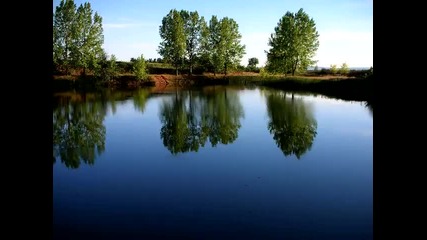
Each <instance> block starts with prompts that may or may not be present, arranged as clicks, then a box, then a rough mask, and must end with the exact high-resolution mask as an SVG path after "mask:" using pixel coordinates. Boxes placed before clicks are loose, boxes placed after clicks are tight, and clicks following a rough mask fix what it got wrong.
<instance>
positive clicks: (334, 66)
mask: <svg viewBox="0 0 427 240" xmlns="http://www.w3.org/2000/svg"><path fill="white" fill-rule="evenodd" d="M330 72H331V73H332V74H334V75H335V74H337V73H338V69H337V65H336V64H331V68H330Z"/></svg>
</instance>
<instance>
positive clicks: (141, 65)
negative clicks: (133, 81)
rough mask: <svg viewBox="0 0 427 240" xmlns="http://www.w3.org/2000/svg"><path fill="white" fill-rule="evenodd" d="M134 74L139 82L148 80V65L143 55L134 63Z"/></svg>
mask: <svg viewBox="0 0 427 240" xmlns="http://www.w3.org/2000/svg"><path fill="white" fill-rule="evenodd" d="M132 72H133V73H134V74H135V76H136V78H137V79H138V80H139V81H141V80H145V79H147V77H148V73H147V64H146V63H145V59H144V55H143V54H141V56H139V57H138V58H137V59H135V60H134V61H133V62H132Z"/></svg>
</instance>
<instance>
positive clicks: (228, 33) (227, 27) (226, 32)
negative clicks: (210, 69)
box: [218, 17, 246, 75]
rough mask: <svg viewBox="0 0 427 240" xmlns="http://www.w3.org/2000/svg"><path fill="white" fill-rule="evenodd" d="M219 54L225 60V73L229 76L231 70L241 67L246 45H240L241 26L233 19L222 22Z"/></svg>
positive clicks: (225, 19)
mask: <svg viewBox="0 0 427 240" xmlns="http://www.w3.org/2000/svg"><path fill="white" fill-rule="evenodd" d="M219 38H220V44H219V49H218V51H219V53H220V55H221V57H222V58H223V59H224V63H223V64H224V65H223V66H222V67H223V73H224V74H225V75H227V72H228V70H229V69H230V68H235V67H237V66H238V65H239V63H240V60H241V59H242V57H243V54H245V48H246V47H245V45H242V44H241V43H240V40H241V38H242V35H241V34H240V33H239V25H238V24H237V22H236V21H234V20H233V19H232V18H228V17H225V18H223V19H221V22H220V36H219Z"/></svg>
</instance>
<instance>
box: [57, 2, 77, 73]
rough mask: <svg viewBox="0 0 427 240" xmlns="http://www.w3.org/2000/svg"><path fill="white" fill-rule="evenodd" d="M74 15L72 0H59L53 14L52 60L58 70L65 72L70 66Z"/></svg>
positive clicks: (67, 71)
mask: <svg viewBox="0 0 427 240" xmlns="http://www.w3.org/2000/svg"><path fill="white" fill-rule="evenodd" d="M75 15H76V4H74V1H73V0H65V1H64V0H61V2H60V4H59V5H58V6H57V7H56V8H55V13H54V14H53V62H54V63H55V65H57V66H58V68H59V69H58V70H60V71H61V70H64V71H65V72H66V74H68V73H69V69H70V68H71V50H72V49H73V41H74V39H73V38H72V30H73V23H74V21H75V20H74V19H75ZM61 68H62V69H61Z"/></svg>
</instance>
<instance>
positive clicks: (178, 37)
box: [158, 9, 186, 75]
mask: <svg viewBox="0 0 427 240" xmlns="http://www.w3.org/2000/svg"><path fill="white" fill-rule="evenodd" d="M159 32H160V38H161V39H162V42H160V46H159V49H158V53H159V54H160V55H161V56H162V57H163V59H164V60H165V61H166V62H169V63H171V64H172V65H173V66H174V67H175V69H176V75H178V68H179V67H182V65H183V63H184V58H185V52H186V36H185V31H184V21H183V19H182V17H181V14H180V12H178V11H177V10H175V9H173V10H170V12H169V13H168V15H166V16H165V17H163V20H162V25H161V26H160V27H159Z"/></svg>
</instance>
